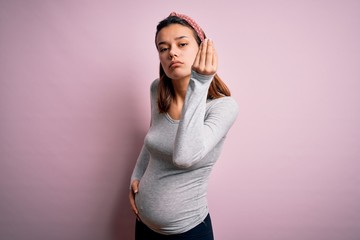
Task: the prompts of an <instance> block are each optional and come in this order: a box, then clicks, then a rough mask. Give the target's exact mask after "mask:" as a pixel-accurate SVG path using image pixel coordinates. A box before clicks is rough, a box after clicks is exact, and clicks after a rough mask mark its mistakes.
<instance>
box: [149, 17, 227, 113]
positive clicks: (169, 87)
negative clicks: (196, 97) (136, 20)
mask: <svg viewBox="0 0 360 240" xmlns="http://www.w3.org/2000/svg"><path fill="white" fill-rule="evenodd" d="M171 24H180V25H183V26H186V27H189V28H190V29H191V30H193V33H194V36H195V39H196V41H197V43H198V45H200V43H201V40H200V38H199V36H198V35H197V34H196V31H195V30H194V29H193V28H192V27H191V25H190V24H189V23H188V22H186V21H185V20H184V19H181V18H179V17H177V16H169V17H167V18H165V19H164V20H162V21H161V22H160V23H159V24H158V25H157V27H156V35H155V39H156V37H157V35H158V33H159V32H160V30H161V29H163V28H164V27H167V26H169V25H171ZM204 36H205V34H204ZM230 95H231V94H230V90H229V88H228V87H227V86H226V84H225V83H224V82H223V81H222V80H221V78H220V77H219V76H218V75H217V74H215V76H214V78H213V80H212V81H211V84H210V87H209V90H208V95H207V98H208V99H216V98H221V97H224V96H230ZM174 97H175V91H174V86H173V84H172V81H171V79H170V78H169V77H168V76H166V74H165V71H164V69H163V68H162V66H161V64H160V81H159V85H158V93H157V103H158V108H159V112H160V113H166V112H167V111H168V110H169V108H170V104H171V102H172V100H173V98H174Z"/></svg>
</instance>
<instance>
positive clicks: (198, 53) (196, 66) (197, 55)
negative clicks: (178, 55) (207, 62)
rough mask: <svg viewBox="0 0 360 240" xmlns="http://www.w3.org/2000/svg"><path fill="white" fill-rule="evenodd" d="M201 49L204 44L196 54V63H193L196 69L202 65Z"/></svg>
mask: <svg viewBox="0 0 360 240" xmlns="http://www.w3.org/2000/svg"><path fill="white" fill-rule="evenodd" d="M201 48H202V43H201V44H200V46H199V50H198V52H197V54H196V57H195V60H194V63H193V67H194V68H198V67H199V64H200V55H201Z"/></svg>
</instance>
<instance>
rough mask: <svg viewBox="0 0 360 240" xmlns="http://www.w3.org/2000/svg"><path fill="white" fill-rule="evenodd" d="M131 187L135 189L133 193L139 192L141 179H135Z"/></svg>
mask: <svg viewBox="0 0 360 240" xmlns="http://www.w3.org/2000/svg"><path fill="white" fill-rule="evenodd" d="M131 189H132V191H133V193H135V194H136V193H138V192H139V181H138V180H134V181H133V182H132V184H131Z"/></svg>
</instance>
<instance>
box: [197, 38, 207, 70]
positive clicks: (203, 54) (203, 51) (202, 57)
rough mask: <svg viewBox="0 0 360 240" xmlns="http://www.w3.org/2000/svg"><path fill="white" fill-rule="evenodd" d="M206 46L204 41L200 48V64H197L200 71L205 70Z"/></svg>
mask: <svg viewBox="0 0 360 240" xmlns="http://www.w3.org/2000/svg"><path fill="white" fill-rule="evenodd" d="M207 45H208V39H205V40H204V41H203V45H202V48H201V53H200V62H199V69H200V70H202V71H203V70H204V69H205V63H206V51H207Z"/></svg>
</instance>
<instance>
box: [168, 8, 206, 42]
mask: <svg viewBox="0 0 360 240" xmlns="http://www.w3.org/2000/svg"><path fill="white" fill-rule="evenodd" d="M170 16H176V17H178V18H181V19H183V20H185V21H186V22H187V23H188V24H189V25H190V26H191V27H192V28H193V29H194V30H195V32H196V34H197V35H198V36H199V38H200V40H201V41H204V39H205V36H204V32H203V30H202V29H201V27H200V26H199V25H198V24H197V23H196V22H195V21H194V20H193V19H191V18H190V17H189V16H186V15H184V14H180V13H176V12H172V13H171V14H170V15H169V17H170Z"/></svg>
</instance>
